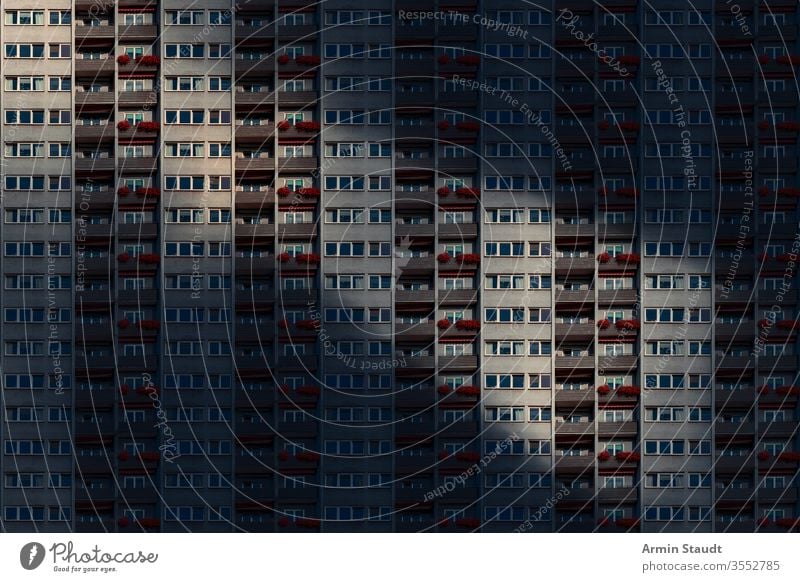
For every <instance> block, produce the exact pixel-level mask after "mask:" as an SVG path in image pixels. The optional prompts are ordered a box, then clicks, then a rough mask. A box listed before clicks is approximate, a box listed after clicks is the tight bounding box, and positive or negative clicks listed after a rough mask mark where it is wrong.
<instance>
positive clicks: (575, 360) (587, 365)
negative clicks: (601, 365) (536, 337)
mask: <svg viewBox="0 0 800 582" xmlns="http://www.w3.org/2000/svg"><path fill="white" fill-rule="evenodd" d="M555 359H556V368H571V369H584V370H591V369H593V368H594V356H578V357H571V356H558V355H556V358H555Z"/></svg>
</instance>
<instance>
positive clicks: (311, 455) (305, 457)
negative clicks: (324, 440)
mask: <svg viewBox="0 0 800 582" xmlns="http://www.w3.org/2000/svg"><path fill="white" fill-rule="evenodd" d="M294 457H295V459H297V460H298V461H307V462H309V463H316V462H317V461H319V453H315V452H314V451H300V452H299V453H297V454H296V455H295V456H294Z"/></svg>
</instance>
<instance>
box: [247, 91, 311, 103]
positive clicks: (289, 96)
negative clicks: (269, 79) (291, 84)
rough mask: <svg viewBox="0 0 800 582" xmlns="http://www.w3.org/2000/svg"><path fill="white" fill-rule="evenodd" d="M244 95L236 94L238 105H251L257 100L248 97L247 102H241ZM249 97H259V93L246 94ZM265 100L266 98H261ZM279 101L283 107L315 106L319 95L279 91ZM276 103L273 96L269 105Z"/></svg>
mask: <svg viewBox="0 0 800 582" xmlns="http://www.w3.org/2000/svg"><path fill="white" fill-rule="evenodd" d="M241 95H242V93H237V94H236V105H237V106H241V105H249V104H251V102H252V101H254V100H255V97H247V100H242V101H240V100H239V97H240V96H241ZM244 95H245V96H247V95H253V96H255V95H259V94H258V93H249V94H248V93H245V94H244ZM261 99H264V97H261ZM278 100H279V102H280V104H281V105H282V106H283V105H313V104H314V103H316V102H317V93H316V91H279V92H278ZM272 101H274V97H273V96H271V97H270V99H269V100H268V102H269V103H272Z"/></svg>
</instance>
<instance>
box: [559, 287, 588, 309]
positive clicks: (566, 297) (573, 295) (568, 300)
mask: <svg viewBox="0 0 800 582" xmlns="http://www.w3.org/2000/svg"><path fill="white" fill-rule="evenodd" d="M556 303H560V304H570V305H576V306H577V305H584V304H592V305H593V304H594V290H593V289H585V290H579V291H572V290H565V289H558V290H556Z"/></svg>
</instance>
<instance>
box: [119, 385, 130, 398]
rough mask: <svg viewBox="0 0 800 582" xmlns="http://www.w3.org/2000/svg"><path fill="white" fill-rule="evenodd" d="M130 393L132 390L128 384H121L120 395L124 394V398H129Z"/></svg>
mask: <svg viewBox="0 0 800 582" xmlns="http://www.w3.org/2000/svg"><path fill="white" fill-rule="evenodd" d="M129 391H130V388H128V385H127V384H120V386H119V393H120V394H122V395H123V396H127V395H128V392H129Z"/></svg>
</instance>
